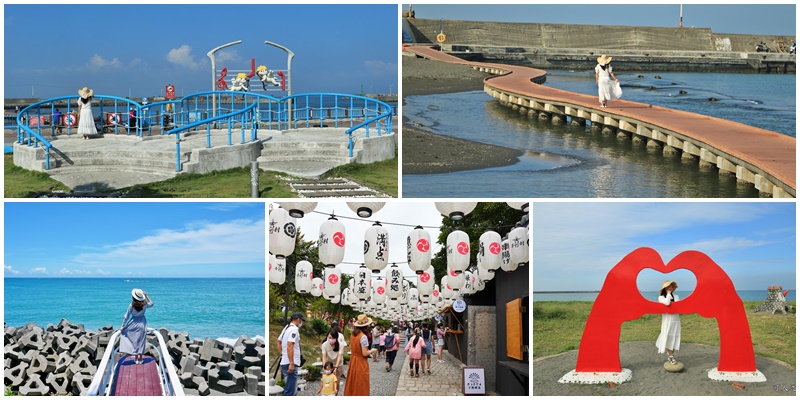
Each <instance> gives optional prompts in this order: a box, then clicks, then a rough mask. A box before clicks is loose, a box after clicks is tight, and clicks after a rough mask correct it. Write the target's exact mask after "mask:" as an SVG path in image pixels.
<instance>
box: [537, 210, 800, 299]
mask: <svg viewBox="0 0 800 400" xmlns="http://www.w3.org/2000/svg"><path fill="white" fill-rule="evenodd" d="M795 209H796V204H795V203H794V202H789V203H784V202H781V203H778V202H758V203H741V202H736V203H716V202H714V203H712V202H703V203H697V202H676V203H650V202H647V203H641V202H636V203H630V202H624V203H619V202H618V203H610V202H594V203H534V205H533V219H532V227H533V238H532V240H533V263H532V265H533V290H534V291H563V290H600V288H601V287H602V285H603V281H604V280H605V277H606V274H607V273H608V271H610V270H611V268H613V267H614V265H616V264H617V263H618V262H619V261H620V260H621V259H622V258H623V257H624V256H625V255H627V254H628V253H630V252H631V251H633V250H635V249H637V248H639V247H651V248H653V249H655V250H656V251H658V252H659V254H661V257H662V259H663V260H664V262H665V263H667V262H669V260H671V259H672V258H673V257H675V256H676V255H678V254H679V253H681V252H683V251H686V250H698V251H701V252H704V253H705V254H707V255H708V256H709V257H711V259H712V260H714V262H716V263H717V264H718V265H719V266H720V267H722V269H723V270H725V272H726V273H727V274H728V276H730V277H731V279H732V280H733V283H734V286H735V287H736V288H737V289H739V290H766V288H767V286H770V285H781V286H783V287H784V288H785V289H794V288H795V283H796V272H795V268H796V240H797V231H796V224H797V222H796V221H797V220H796V210H795ZM648 271H649V272H648ZM665 279H673V280H676V281H678V282H681V284H680V286H681V289H682V290H693V289H694V285H695V283H696V279H695V278H694V275H693V274H692V273H691V272H689V271H686V270H683V272H681V270H679V271H676V272H674V273H672V274H669V275H666V276H665V275H663V274H660V273H658V272H655V271H653V270H644V271H642V273H641V274H640V275H639V279H638V280H637V283H638V285H639V289H640V290H645V291H646V290H654V289H652V288H654V287H656V288H660V286H661V283H662V282H663V281H664V280H665Z"/></svg>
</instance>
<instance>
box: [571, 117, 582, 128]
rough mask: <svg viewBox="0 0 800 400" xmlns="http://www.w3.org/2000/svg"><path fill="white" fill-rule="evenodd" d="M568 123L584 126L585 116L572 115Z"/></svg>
mask: <svg viewBox="0 0 800 400" xmlns="http://www.w3.org/2000/svg"><path fill="white" fill-rule="evenodd" d="M569 124H570V125H573V126H586V118H577V117H572V119H571V120H570V121H569Z"/></svg>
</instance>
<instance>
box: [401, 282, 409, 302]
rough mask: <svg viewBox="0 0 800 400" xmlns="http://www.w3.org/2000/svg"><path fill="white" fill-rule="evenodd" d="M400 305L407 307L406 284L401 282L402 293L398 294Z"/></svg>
mask: <svg viewBox="0 0 800 400" xmlns="http://www.w3.org/2000/svg"><path fill="white" fill-rule="evenodd" d="M399 300H400V304H402V305H408V282H407V281H406V280H405V279H404V280H403V291H402V292H401V293H400V299H399Z"/></svg>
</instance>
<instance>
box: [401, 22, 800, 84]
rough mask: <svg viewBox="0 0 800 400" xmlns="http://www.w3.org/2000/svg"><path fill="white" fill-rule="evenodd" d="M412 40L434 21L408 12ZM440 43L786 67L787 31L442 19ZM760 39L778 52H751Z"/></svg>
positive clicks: (732, 66)
mask: <svg viewBox="0 0 800 400" xmlns="http://www.w3.org/2000/svg"><path fill="white" fill-rule="evenodd" d="M408 22H409V24H408V25H409V26H410V29H411V31H412V33H413V35H414V38H415V39H416V40H417V41H418V42H419V43H436V35H437V34H438V33H439V32H440V21H439V20H433V19H408ZM443 32H444V33H445V35H446V36H447V41H446V42H445V43H444V50H445V51H448V52H453V53H455V54H456V55H458V56H459V57H462V58H465V59H469V60H471V61H485V62H504V63H514V64H518V65H528V66H532V67H538V68H582V67H586V66H587V65H589V66H594V64H595V59H596V58H597V56H598V55H600V54H603V53H609V54H613V55H614V58H615V60H616V61H615V62H616V63H617V65H620V66H621V68H622V66H623V65H624V67H625V69H627V70H644V69H649V70H678V71H734V72H767V73H769V72H779V73H786V72H794V71H795V56H794V55H789V54H788V49H789V47H790V46H791V44H792V41H794V40H795V36H770V35H755V34H753V35H742V34H724V33H714V32H712V31H711V29H708V28H659V27H640V26H606V25H566V24H535V23H504V22H480V21H449V20H445V21H443ZM760 41H764V42H766V43H767V45H768V46H769V47H770V48H772V49H775V50H779V49H780V46H781V43H782V44H783V46H784V47H785V52H773V53H755V52H754V51H755V44H756V43H758V42H760Z"/></svg>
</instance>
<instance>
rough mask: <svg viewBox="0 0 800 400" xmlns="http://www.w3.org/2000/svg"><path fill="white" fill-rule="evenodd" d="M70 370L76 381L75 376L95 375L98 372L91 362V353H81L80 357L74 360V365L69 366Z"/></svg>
mask: <svg viewBox="0 0 800 400" xmlns="http://www.w3.org/2000/svg"><path fill="white" fill-rule="evenodd" d="M69 370H70V372H72V374H73V380H74V379H75V378H74V375H78V374H79V373H87V374H94V373H95V372H97V367H95V366H94V364H92V362H91V360H89V353H86V352H80V353H78V356H77V357H75V359H74V360H72V364H70V365H69Z"/></svg>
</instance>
